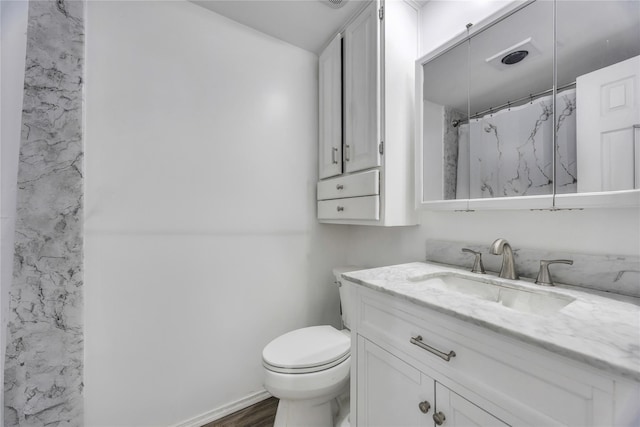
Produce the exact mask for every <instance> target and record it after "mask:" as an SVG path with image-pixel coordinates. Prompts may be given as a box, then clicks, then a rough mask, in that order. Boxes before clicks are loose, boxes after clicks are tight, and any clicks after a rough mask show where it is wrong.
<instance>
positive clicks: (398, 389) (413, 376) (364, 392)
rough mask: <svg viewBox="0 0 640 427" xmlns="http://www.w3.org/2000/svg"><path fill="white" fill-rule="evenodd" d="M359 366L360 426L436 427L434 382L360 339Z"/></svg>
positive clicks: (358, 399) (358, 401)
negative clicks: (434, 420) (434, 418)
mask: <svg viewBox="0 0 640 427" xmlns="http://www.w3.org/2000/svg"><path fill="white" fill-rule="evenodd" d="M357 363H358V366H357V382H358V383H357V390H358V392H357V415H358V425H360V426H367V427H374V426H384V427H388V426H394V427H400V426H411V427H418V426H433V420H432V418H431V417H432V415H433V405H434V388H433V387H434V386H433V384H434V381H433V380H432V379H431V378H429V377H428V376H426V375H424V374H422V373H421V372H420V371H418V370H417V369H416V368H414V367H413V366H411V365H408V364H407V363H405V362H403V361H402V360H400V359H399V358H397V357H396V356H394V355H393V354H391V353H389V352H387V351H385V350H383V349H382V348H380V347H378V346H377V345H375V344H373V343H372V342H371V341H368V340H367V339H365V338H362V337H360V336H358V362H357ZM422 402H425V403H423V405H422V408H421V407H420V404H421V403H422ZM427 406H429V407H430V408H429V409H428V410H427V411H426V412H423V410H425V409H426V407H427Z"/></svg>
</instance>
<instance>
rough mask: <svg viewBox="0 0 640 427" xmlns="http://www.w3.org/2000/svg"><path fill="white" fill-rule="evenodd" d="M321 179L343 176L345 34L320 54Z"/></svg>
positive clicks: (319, 170)
mask: <svg viewBox="0 0 640 427" xmlns="http://www.w3.org/2000/svg"><path fill="white" fill-rule="evenodd" d="M319 78H320V88H319V89H320V91H319V92H320V93H319V97H320V144H319V147H320V148H319V152H318V159H319V165H318V166H319V169H318V174H319V177H320V179H324V178H329V177H331V176H335V175H340V174H341V173H342V35H340V34H338V35H337V36H336V38H335V39H333V41H332V42H331V43H330V44H329V46H327V48H326V49H325V50H324V52H322V54H321V55H320V60H319Z"/></svg>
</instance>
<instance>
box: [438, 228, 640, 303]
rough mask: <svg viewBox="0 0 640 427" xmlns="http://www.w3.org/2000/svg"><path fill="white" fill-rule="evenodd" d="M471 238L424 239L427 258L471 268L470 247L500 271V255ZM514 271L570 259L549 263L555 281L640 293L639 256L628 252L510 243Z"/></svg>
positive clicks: (532, 273) (530, 273) (532, 271)
mask: <svg viewBox="0 0 640 427" xmlns="http://www.w3.org/2000/svg"><path fill="white" fill-rule="evenodd" d="M490 245H491V242H486V244H478V243H472V242H453V241H447V240H432V239H428V240H427V260H428V261H434V262H439V263H443V264H449V265H456V266H460V267H463V268H468V269H471V267H472V266H473V256H471V255H470V254H467V253H463V252H462V248H470V249H473V250H475V251H478V252H481V253H482V261H483V263H484V266H485V268H486V269H487V271H493V272H496V273H497V272H499V271H500V268H501V267H502V255H491V254H489V246H490ZM513 255H514V260H515V263H516V271H517V272H518V274H519V275H520V276H521V277H528V278H530V279H535V278H536V277H537V275H538V270H539V267H540V260H542V259H570V260H573V265H566V264H558V265H552V266H551V267H550V269H549V270H550V272H551V277H552V278H553V281H554V282H555V283H563V284H567V285H576V286H582V287H585V288H590V289H594V290H598V291H604V292H613V293H616V294H621V295H627V296H632V297H640V258H638V257H637V256H628V255H591V254H578V253H569V252H561V251H546V250H542V249H531V248H520V247H517V246H516V247H513Z"/></svg>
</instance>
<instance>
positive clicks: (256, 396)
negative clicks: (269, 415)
mask: <svg viewBox="0 0 640 427" xmlns="http://www.w3.org/2000/svg"><path fill="white" fill-rule="evenodd" d="M270 397H271V395H270V394H269V392H267V391H266V390H260V391H257V392H255V393H252V394H250V395H248V396H246V397H243V398H242V399H239V400H236V401H235V402H231V403H229V404H226V405H223V406H220V407H219V408H216V409H212V410H211V411H208V412H205V413H204V414H200V415H198V416H196V417H193V418H191V419H188V420H186V421H183V422H181V423H178V424H174V425H173V426H172V427H202V426H203V425H205V424H207V423H210V422H212V421H216V420H219V419H220V418H223V417H226V416H227V415H230V414H233V413H234V412H238V411H240V410H242V409H245V408H248V407H249V406H251V405H255V404H256V403H258V402H262V401H263V400H266V399H268V398H270Z"/></svg>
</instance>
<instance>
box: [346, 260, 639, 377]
mask: <svg viewBox="0 0 640 427" xmlns="http://www.w3.org/2000/svg"><path fill="white" fill-rule="evenodd" d="M443 274H452V275H458V276H461V277H467V278H472V279H478V280H480V281H484V282H487V283H493V284H497V285H501V286H507V287H510V288H512V289H513V288H516V289H522V290H525V291H528V292H536V293H547V294H553V295H558V296H563V297H565V298H572V299H575V300H574V301H573V302H571V303H570V304H569V305H567V306H566V307H564V308H562V309H561V310H560V311H559V312H557V313H554V314H551V315H549V314H545V315H538V314H531V313H524V312H521V311H518V310H513V309H511V308H508V307H504V306H502V305H500V304H496V303H495V302H491V301H486V300H483V299H481V298H477V297H474V296H471V295H467V294H464V293H460V292H455V291H450V290H442V289H438V288H437V287H434V286H430V285H429V279H430V278H433V277H437V276H442V275H443ZM342 276H343V278H345V279H347V280H349V281H351V282H353V283H356V284H359V285H362V286H365V287H368V288H370V289H373V290H377V291H380V292H383V293H386V294H389V295H392V296H394V297H397V298H400V299H402V300H405V301H408V302H411V303H413V304H416V305H419V306H423V307H426V308H429V309H432V310H435V311H438V312H441V313H444V314H447V315H449V316H453V317H455V318H458V319H461V320H464V321H466V322H469V323H472V324H475V325H478V326H481V327H484V328H487V329H490V330H493V331H495V332H497V333H500V334H502V335H505V336H510V337H512V338H515V339H518V340H521V341H523V342H526V343H528V344H532V345H535V346H538V347H541V348H544V349H546V350H549V351H551V352H553V353H556V354H559V355H562V356H565V357H568V358H571V359H574V360H577V361H579V362H582V363H585V364H587V365H590V366H592V367H594V368H597V369H600V370H603V371H606V372H609V373H613V374H616V375H620V376H624V377H627V378H630V379H633V380H635V381H640V334H639V332H640V331H639V325H640V306H639V305H638V304H634V303H632V302H630V300H629V301H618V300H614V299H611V298H605V297H602V296H599V295H594V294H591V293H585V292H581V291H579V290H576V289H575V288H564V287H555V288H552V289H549V288H541V287H540V286H538V285H535V284H533V283H531V282H526V281H522V280H520V281H512V280H509V281H508V280H506V279H500V278H498V277H495V276H491V275H480V274H475V273H470V272H466V271H464V270H460V269H456V268H451V267H447V266H442V265H437V264H432V263H418V262H416V263H409V264H401V265H394V266H389V267H380V268H374V269H369V270H361V271H354V272H347V273H343V275H342Z"/></svg>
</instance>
